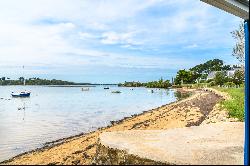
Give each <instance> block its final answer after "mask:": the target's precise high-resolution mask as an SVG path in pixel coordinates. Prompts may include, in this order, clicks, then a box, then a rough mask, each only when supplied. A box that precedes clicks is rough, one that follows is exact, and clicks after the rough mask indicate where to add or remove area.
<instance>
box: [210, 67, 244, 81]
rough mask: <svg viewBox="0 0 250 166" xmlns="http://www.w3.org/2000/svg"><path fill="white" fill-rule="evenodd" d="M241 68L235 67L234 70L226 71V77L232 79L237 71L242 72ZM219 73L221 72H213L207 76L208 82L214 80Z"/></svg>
mask: <svg viewBox="0 0 250 166" xmlns="http://www.w3.org/2000/svg"><path fill="white" fill-rule="evenodd" d="M240 69H241V68H240V67H234V68H233V69H232V70H226V71H225V73H226V76H227V77H229V78H232V77H233V76H234V73H235V72H236V71H237V70H240ZM217 72H220V71H212V72H210V73H209V74H208V76H207V80H211V79H214V78H215V75H216V73H217Z"/></svg>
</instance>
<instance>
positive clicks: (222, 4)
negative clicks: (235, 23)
mask: <svg viewBox="0 0 250 166" xmlns="http://www.w3.org/2000/svg"><path fill="white" fill-rule="evenodd" d="M201 1H203V2H205V3H207V4H209V5H212V6H215V7H217V8H219V9H221V10H224V11H226V12H228V13H231V14H233V15H235V16H238V17H240V18H242V19H244V20H248V19H249V0H201Z"/></svg>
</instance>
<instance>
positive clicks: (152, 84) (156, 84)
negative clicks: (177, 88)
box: [118, 78, 171, 88]
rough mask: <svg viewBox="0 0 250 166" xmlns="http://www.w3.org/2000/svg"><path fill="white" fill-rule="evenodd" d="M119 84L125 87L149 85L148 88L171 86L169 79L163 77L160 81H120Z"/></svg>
mask: <svg viewBox="0 0 250 166" xmlns="http://www.w3.org/2000/svg"><path fill="white" fill-rule="evenodd" d="M118 86H124V87H147V88H169V87H170V86H171V83H170V81H169V80H163V79H162V78H161V79H159V80H158V81H151V82H147V83H141V82H126V81H125V83H123V84H122V83H120V84H118Z"/></svg>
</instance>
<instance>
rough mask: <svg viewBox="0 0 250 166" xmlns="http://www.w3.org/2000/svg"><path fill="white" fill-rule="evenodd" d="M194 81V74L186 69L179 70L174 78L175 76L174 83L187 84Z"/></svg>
mask: <svg viewBox="0 0 250 166" xmlns="http://www.w3.org/2000/svg"><path fill="white" fill-rule="evenodd" d="M194 81H195V75H194V73H193V72H192V71H187V70H185V69H184V70H179V71H178V72H177V75H176V78H175V84H179V85H180V84H182V83H184V84H189V83H194Z"/></svg>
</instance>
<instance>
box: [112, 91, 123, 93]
mask: <svg viewBox="0 0 250 166" xmlns="http://www.w3.org/2000/svg"><path fill="white" fill-rule="evenodd" d="M112 93H122V92H121V91H112Z"/></svg>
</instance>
